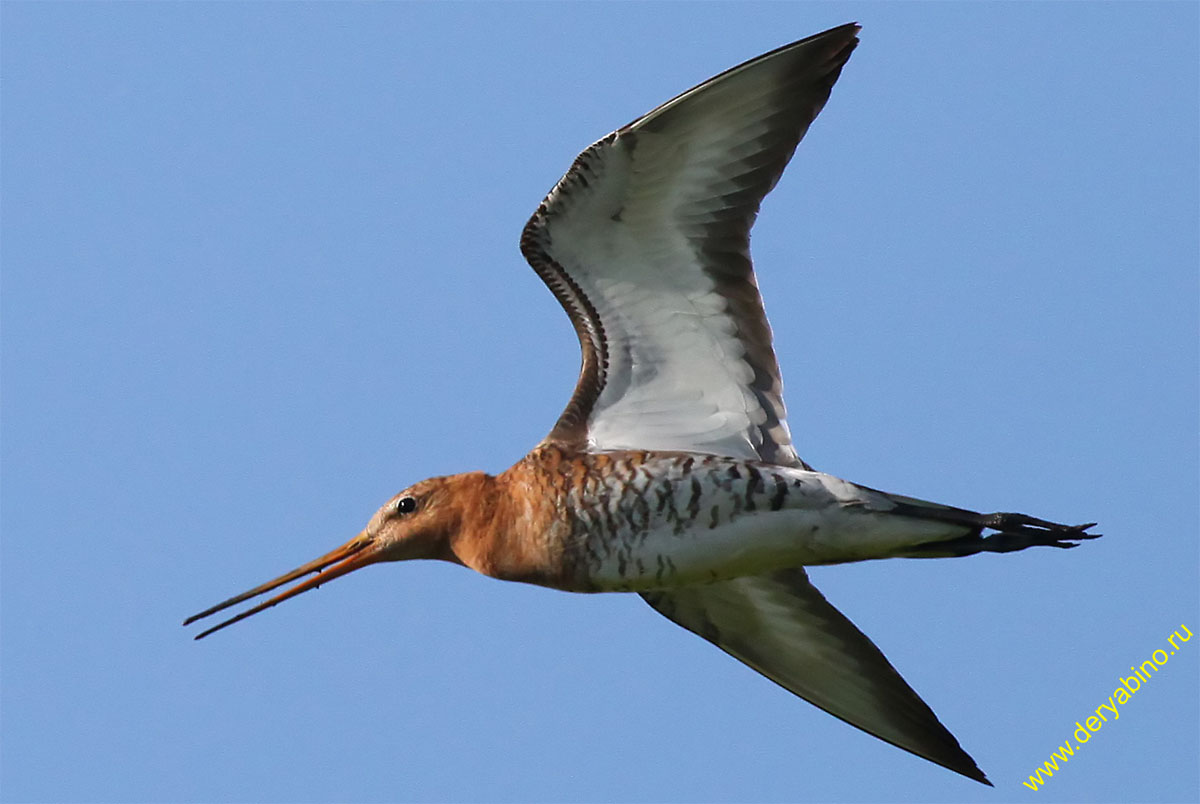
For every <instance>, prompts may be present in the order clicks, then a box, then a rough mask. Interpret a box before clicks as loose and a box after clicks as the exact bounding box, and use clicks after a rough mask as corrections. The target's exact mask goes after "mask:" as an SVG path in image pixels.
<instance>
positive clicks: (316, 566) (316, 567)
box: [183, 534, 379, 639]
mask: <svg viewBox="0 0 1200 804" xmlns="http://www.w3.org/2000/svg"><path fill="white" fill-rule="evenodd" d="M373 543H374V542H373V540H372V539H370V538H368V537H366V536H364V535H362V534H359V535H358V536H355V537H354V538H353V539H351V540H350V541H348V542H346V543H345V544H343V545H342V546H341V547H339V548H337V549H336V550H334V551H332V552H330V553H326V554H325V555H323V556H321V557H320V558H318V559H316V560H314V561H310V562H308V563H307V564H305V565H304V566H302V567H297V568H296V569H294V570H292V571H291V572H289V573H287V574H286V575H281V576H279V577H278V578H276V579H275V580H273V581H267V582H266V583H264V584H262V585H261V586H256V587H254V588H253V589H251V590H250V591H248V592H242V593H241V594H240V595H237V596H236V597H231V598H229V599H228V600H226V601H224V602H223V603H218V604H217V605H215V606H213V607H212V608H210V609H205V610H204V611H202V612H200V613H199V614H193V615H192V616H191V617H188V618H187V619H186V620H184V621H183V624H184V625H190V624H192V623H194V622H196V620H201V619H203V618H205V617H208V616H209V615H212V614H216V613H217V612H218V611H224V610H225V609H227V608H229V607H230V606H236V605H237V604H238V603H241V602H242V601H243V600H249V599H250V598H252V597H258V596H259V595H261V594H265V593H266V592H270V591H271V590H272V589H278V588H279V587H280V586H283V585H284V584H286V583H291V582H292V581H294V580H296V579H297V578H300V577H303V576H305V575H308V574H309V573H311V572H316V573H319V574H318V575H316V576H315V577H313V578H309V579H308V580H307V581H304V582H303V583H298V584H296V585H295V586H293V587H292V588H291V589H288V590H287V591H286V592H281V593H280V594H278V595H275V597H273V598H271V599H270V600H267V601H265V602H263V603H259V604H258V605H257V606H255V607H253V608H251V609H247V610H246V611H243V612H242V613H241V614H239V615H237V616H236V617H230V618H229V619H228V620H226V621H225V622H223V623H220V624H219V625H215V626H213V627H212V628H210V629H208V630H207V631H204V632H202V633H200V634H197V635H196V639H203V638H204V637H206V636H208V635H209V634H211V633H213V632H214V631H220V630H221V629H222V628H224V627H225V626H227V625H233V624H234V623H236V622H237V621H239V620H244V619H246V618H247V617H249V616H250V615H251V614H258V613H259V612H260V611H263V610H264V609H269V608H271V607H272V606H274V605H275V604H276V603H281V602H283V601H284V600H287V599H288V598H289V597H295V596H296V595H298V594H300V593H301V592H307V591H308V590H309V589H316V588H317V587H318V586H320V585H321V584H323V583H326V582H328V581H332V580H333V579H334V578H340V577H341V576H343V575H345V574H346V573H348V572H353V571H354V570H356V569H359V568H360V567H365V566H367V565H368V564H374V563H375V562H376V561H378V560H379V555H378V552H377V551H375V550H369V549H367V548H369V547H370V546H371V545H372V544H373Z"/></svg>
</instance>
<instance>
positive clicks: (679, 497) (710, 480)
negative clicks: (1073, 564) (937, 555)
mask: <svg viewBox="0 0 1200 804" xmlns="http://www.w3.org/2000/svg"><path fill="white" fill-rule="evenodd" d="M575 494H576V495H577V496H578V499H576V500H573V501H572V504H571V507H572V509H574V517H575V519H574V522H573V527H572V537H571V539H570V540H569V551H570V555H568V557H567V558H568V563H569V564H570V565H571V566H572V567H573V569H574V571H573V573H572V574H573V575H574V576H575V577H576V578H577V580H578V581H579V582H580V586H581V587H582V588H589V589H591V590H594V591H644V590H647V589H655V588H664V587H671V586H684V585H691V584H697V583H709V582H712V581H719V580H725V579H728V578H733V577H738V576H742V575H757V574H761V573H763V572H767V571H770V570H774V569H781V568H784V567H797V566H802V565H812V564H832V563H840V562H846V561H861V560H864V559H870V558H885V557H888V556H893V555H896V554H897V553H898V552H901V551H902V550H903V548H905V547H911V546H912V545H914V544H920V543H923V542H928V541H935V540H939V539H946V538H952V537H954V536H957V535H961V534H964V533H966V532H967V528H965V527H963V526H961V525H951V524H946V523H940V522H930V521H926V520H921V519H914V518H912V517H903V516H898V515H895V514H890V513H888V512H889V511H890V510H891V509H892V508H894V504H893V503H892V502H891V501H890V500H889V499H888V498H887V497H886V496H885V495H883V494H880V493H878V492H875V491H872V490H870V489H865V488H863V487H861V486H856V485H854V484H853V483H848V482H846V481H844V480H840V479H839V478H836V477H833V476H832V475H826V474H823V473H820V472H807V471H803V470H799V469H790V468H786V467H779V466H770V465H764V464H756V465H748V464H746V463H744V462H742V461H736V460H733V459H728V458H717V457H703V458H699V457H696V458H692V459H690V460H689V459H687V458H686V457H683V458H681V457H675V456H672V457H666V456H664V457H662V458H658V459H655V460H653V461H647V462H646V463H644V464H642V465H641V466H638V467H636V468H633V467H630V468H629V470H628V472H627V473H625V474H623V475H615V476H614V479H613V481H612V482H611V483H610V484H605V485H599V484H597V485H594V486H592V487H590V488H585V489H581V490H579V491H577V492H576V493H575ZM584 497H587V499H583V498H584Z"/></svg>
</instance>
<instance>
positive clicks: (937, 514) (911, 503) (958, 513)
mask: <svg viewBox="0 0 1200 804" xmlns="http://www.w3.org/2000/svg"><path fill="white" fill-rule="evenodd" d="M881 493H883V494H885V496H887V498H888V499H889V500H891V501H892V502H893V503H894V504H895V506H896V507H895V508H893V509H892V510H891V511H889V512H888V513H891V514H895V515H896V516H906V517H913V518H916V519H924V520H927V521H934V522H949V523H952V524H955V525H965V526H967V527H969V528H972V529H973V530H972V532H971V533H968V534H967V535H965V536H956V537H954V538H951V539H944V540H941V541H932V542H925V543H923V544H917V545H913V546H912V547H907V548H905V549H904V551H903V552H901V553H898V554H897V555H899V556H901V557H903V558H952V557H957V556H969V555H974V554H975V553H984V552H988V553H1012V552H1015V551H1017V550H1024V549H1025V548H1027V547H1061V548H1070V547H1078V546H1079V542H1080V541H1082V540H1084V539H1096V538H1099V536H1100V535H1101V534H1099V533H1088V532H1087V531H1088V528H1092V527H1095V525H1096V523H1095V522H1089V523H1087V524H1086V525H1062V524H1059V523H1058V522H1048V521H1047V520H1045V519H1038V518H1037V517H1032V516H1029V515H1028V514H1011V513H994V514H981V513H979V512H977V511H969V510H967V509H965V508H955V507H953V506H950V505H941V504H940V503H933V502H929V501H927V500H919V499H916V498H915V497H905V496H902V495H899V494H889V493H887V492H881ZM986 531H993V532H991V533H987V532H986Z"/></svg>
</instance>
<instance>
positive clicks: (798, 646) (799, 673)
mask: <svg viewBox="0 0 1200 804" xmlns="http://www.w3.org/2000/svg"><path fill="white" fill-rule="evenodd" d="M642 597H643V598H644V599H645V600H646V602H647V603H649V604H650V605H651V606H653V607H654V608H655V609H656V610H657V611H658V612H659V613H660V614H662V615H663V616H665V617H667V618H668V619H670V620H672V621H674V622H675V623H677V624H678V625H681V626H683V627H684V628H686V629H688V630H689V631H692V632H694V633H696V634H698V635H700V636H702V637H704V638H705V639H707V640H708V641H709V642H711V643H713V644H714V645H716V646H717V647H718V648H720V649H721V650H723V651H725V652H726V653H728V654H730V655H731V656H733V657H734V658H736V659H738V660H740V661H742V662H744V663H746V664H748V665H750V667H753V668H754V669H755V670H757V671H758V672H760V673H762V674H763V675H764V676H766V677H767V678H769V679H771V680H772V681H774V682H775V683H776V684H779V685H780V686H782V687H784V688H785V689H787V690H789V691H791V692H793V693H795V694H796V695H799V696H800V697H801V698H803V699H804V700H806V701H808V702H809V703H812V704H815V705H816V706H819V707H820V708H822V709H824V710H825V711H826V712H828V713H829V714H831V715H833V716H835V717H838V718H841V719H842V720H844V721H846V722H847V723H849V724H850V725H852V726H857V727H858V728H860V729H862V730H863V731H865V732H867V733H868V734H873V735H874V736H876V737H878V738H879V739H881V740H886V741H887V742H889V743H891V744H892V745H895V746H897V747H899V748H903V749H904V750H906V751H911V752H912V753H914V754H916V755H917V756H919V757H924V758H925V759H928V760H930V761H931V762H936V763H937V764H939V765H942V766H944V767H946V768H949V769H950V770H952V771H956V772H958V773H961V774H962V775H964V776H966V777H968V778H971V779H975V780H976V781H979V782H983V783H984V784H991V782H989V781H988V780H987V777H986V776H984V775H983V771H981V770H980V769H979V767H978V766H977V765H976V764H975V760H973V759H971V757H970V756H969V755H968V754H967V752H966V751H964V750H963V749H962V747H961V746H959V744H958V741H957V740H956V739H954V735H952V734H951V733H950V732H949V731H948V730H947V729H946V727H945V726H943V725H942V724H941V722H940V721H938V719H937V715H935V714H934V713H933V710H932V709H930V708H929V706H928V705H926V703H925V702H924V701H922V700H921V699H920V697H918V696H917V693H916V692H914V691H913V689H912V687H910V686H908V684H907V683H906V682H905V681H904V679H903V678H901V677H900V674H899V673H897V672H896V669H895V668H894V667H892V665H891V664H890V663H889V662H888V660H887V658H886V657H885V656H884V655H883V653H882V652H880V650H879V648H877V647H875V645H874V643H872V642H871V640H870V639H868V638H867V637H866V635H865V634H863V632H861V631H859V630H858V628H856V627H855V625H854V623H852V622H850V620H848V619H846V617H845V616H844V615H843V614H842V613H841V612H839V611H838V610H837V609H835V608H834V607H833V606H832V605H830V603H829V601H827V600H826V599H825V598H824V596H823V595H822V594H821V593H820V592H819V591H817V588H816V587H815V586H813V585H812V583H810V582H809V580H808V575H807V574H806V573H805V572H804V570H803V569H799V568H797V569H789V570H781V571H777V572H773V573H770V574H767V575H756V576H747V577H743V578H735V579H733V580H729V581H722V582H719V583H712V584H705V585H703V586H692V587H684V588H679V589H672V590H669V591H661V592H645V593H643V594H642Z"/></svg>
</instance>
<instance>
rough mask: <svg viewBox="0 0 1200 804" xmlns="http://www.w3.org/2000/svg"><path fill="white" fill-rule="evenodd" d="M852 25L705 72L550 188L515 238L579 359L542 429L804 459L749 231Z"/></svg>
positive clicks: (822, 97) (776, 459)
mask: <svg viewBox="0 0 1200 804" xmlns="http://www.w3.org/2000/svg"><path fill="white" fill-rule="evenodd" d="M857 31H858V26H857V25H844V26H841V27H839V28H835V29H833V30H830V31H827V32H825V33H823V34H818V35H816V36H813V37H809V38H808V39H804V40H802V41H800V42H796V43H793V44H791V45H787V46H785V47H782V48H779V49H778V50H775V51H773V52H771V53H768V54H766V55H763V56H760V57H758V58H757V59H753V60H751V61H749V62H746V63H745V64H743V65H741V66H738V67H735V68H733V69H731V70H728V71H726V72H724V73H722V74H721V75H719V76H717V77H715V78H713V79H710V80H709V81H706V82H705V83H703V84H701V85H699V86H698V87H696V88H694V89H691V90H689V91H687V92H685V93H683V94H682V95H680V96H678V97H676V98H675V99H673V100H671V101H669V102H667V103H665V104H663V105H662V106H660V107H658V108H657V109H655V110H654V111H652V112H650V113H649V114H647V115H645V116H643V117H641V118H639V119H638V120H636V121H634V122H633V123H630V124H629V125H628V126H625V127H623V128H621V129H618V130H617V131H615V132H613V133H612V134H610V135H609V136H607V137H605V138H604V139H602V140H600V141H599V142H597V143H595V144H594V145H592V146H591V147H589V148H588V149H587V150H585V151H584V152H583V153H582V154H580V155H579V157H578V159H576V161H575V163H574V165H573V166H572V167H571V169H570V170H569V171H568V172H567V174H566V175H565V176H564V177H563V179H562V180H561V181H560V182H559V183H558V184H557V185H556V186H555V187H554V189H553V190H551V192H550V194H549V195H548V196H547V197H546V199H545V200H544V201H543V202H542V204H541V206H540V207H539V208H538V210H537V212H536V213H535V214H534V216H533V217H532V218H531V219H530V221H529V223H528V225H527V226H526V227H525V231H524V233H523V235H522V238H521V250H522V252H523V253H524V254H525V256H526V258H527V259H528V260H529V262H530V264H531V265H532V266H533V267H534V269H535V270H536V271H537V272H538V274H539V275H540V276H541V277H542V279H543V280H544V281H545V282H546V284H547V285H549V286H550V288H551V290H552V291H553V292H554V294H555V296H556V297H557V298H558V299H559V301H560V302H561V303H562V305H563V306H564V308H565V309H566V310H567V313H568V314H569V315H570V317H571V320H572V323H573V324H574V326H575V329H576V332H577V333H578V335H579V339H580V343H581V346H582V351H583V358H582V369H581V372H580V377H579V382H578V384H577V386H576V389H575V393H574V395H573V396H572V398H571V401H570V403H569V404H568V405H567V408H566V410H565V411H564V412H563V414H562V417H561V418H560V419H559V421H558V423H557V424H556V425H555V427H554V429H553V430H552V431H551V433H550V435H549V436H548V440H553V441H558V442H560V443H563V444H565V445H569V446H573V447H576V448H580V449H589V450H607V449H657V450H686V451H692V452H706V453H711V454H721V455H728V456H731V457H740V458H747V459H758V460H766V461H769V462H772V463H778V464H783V465H791V466H801V465H803V464H802V462H801V461H800V460H799V458H798V457H797V455H796V452H795V450H794V449H793V447H792V444H791V436H790V434H789V431H788V427H787V424H786V421H785V411H784V405H783V397H782V393H783V389H782V383H781V380H780V376H779V367H778V365H777V363H776V360H775V353H774V350H773V349H772V346H771V331H770V327H769V326H768V324H767V319H766V316H765V314H764V312H763V307H762V299H761V298H760V296H759V292H758V287H757V283H756V281H755V278H754V273H753V269H752V266H751V262H750V251H749V234H750V227H751V226H752V225H753V223H754V219H755V216H756V215H757V213H758V208H759V204H760V203H761V201H762V199H763V197H764V196H765V195H766V194H767V193H768V192H769V191H770V190H771V188H772V187H774V185H775V183H776V181H778V179H779V176H780V175H781V174H782V172H783V169H784V167H785V166H786V165H787V163H788V160H789V159H790V158H791V155H792V152H793V151H794V150H795V148H796V145H797V143H798V142H799V141H800V139H801V138H802V137H803V136H804V134H805V132H806V131H807V130H808V126H809V124H810V123H811V122H812V121H813V119H814V118H815V117H816V116H817V114H818V112H820V110H821V108H822V107H823V106H824V104H825V101H826V100H827V99H828V97H829V93H830V90H831V88H832V87H833V84H834V82H835V81H836V80H837V77H838V75H839V73H840V72H841V68H842V65H843V64H845V62H846V60H847V59H848V58H849V56H850V53H851V51H853V49H854V47H855V45H856V44H857V41H858V40H857V36H856V34H857Z"/></svg>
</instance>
